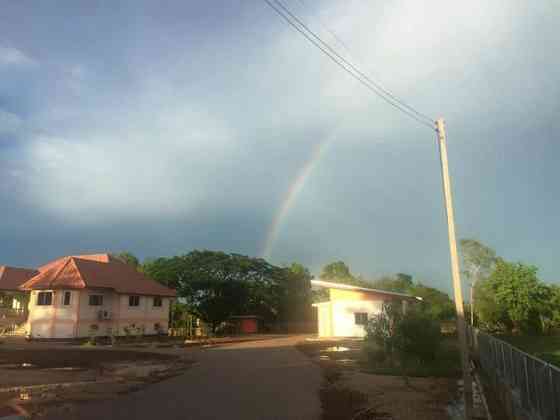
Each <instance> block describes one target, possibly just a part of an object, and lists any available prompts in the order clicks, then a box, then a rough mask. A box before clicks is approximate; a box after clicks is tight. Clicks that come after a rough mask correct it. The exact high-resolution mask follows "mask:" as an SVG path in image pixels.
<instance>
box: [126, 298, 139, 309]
mask: <svg viewBox="0 0 560 420" xmlns="http://www.w3.org/2000/svg"><path fill="white" fill-rule="evenodd" d="M135 302H136V303H135ZM134 303H135V304H134ZM128 307H129V308H138V307H140V296H139V295H129V296H128Z"/></svg>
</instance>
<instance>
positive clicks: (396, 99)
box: [274, 0, 434, 125]
mask: <svg viewBox="0 0 560 420" xmlns="http://www.w3.org/2000/svg"><path fill="white" fill-rule="evenodd" d="M274 1H275V3H276V4H277V5H279V6H280V7H281V8H282V9H283V10H284V11H285V12H286V13H288V14H289V15H290V16H291V17H292V18H293V19H294V20H295V21H296V22H297V23H299V24H300V25H301V26H302V27H303V28H305V30H306V31H307V32H309V33H310V34H311V35H312V36H313V37H314V38H315V39H317V40H318V41H319V42H320V43H321V44H322V45H323V46H325V47H326V48H327V49H328V50H329V51H330V52H332V53H333V54H334V55H336V56H337V57H338V58H339V59H340V60H342V61H343V62H344V63H345V64H347V65H348V66H349V67H350V68H351V69H352V70H354V71H355V72H356V73H358V74H359V75H360V76H362V77H363V78H364V79H366V80H367V81H368V82H370V83H371V84H372V85H374V86H375V87H376V88H377V89H379V90H381V91H382V92H383V93H384V94H386V95H387V96H389V97H390V98H392V99H393V100H394V101H395V102H397V103H399V104H400V105H401V106H403V107H405V108H407V109H408V110H409V111H411V112H413V113H414V114H416V115H417V116H418V117H419V118H424V119H426V120H427V121H429V122H430V125H433V121H434V119H433V118H431V117H429V116H427V115H425V114H422V113H421V112H420V111H418V110H416V109H415V108H413V107H412V106H410V105H408V104H407V103H405V102H403V101H401V100H400V99H399V98H398V97H396V96H395V95H393V94H392V93H391V92H390V91H388V90H387V89H385V88H384V87H383V86H381V85H380V84H379V83H376V82H375V81H374V80H372V79H371V78H370V77H369V76H368V75H367V74H365V73H364V72H362V71H361V70H360V69H359V68H357V67H356V66H355V65H354V64H352V63H351V62H350V61H349V60H346V59H345V58H344V57H343V56H341V55H340V54H338V52H337V51H336V50H335V49H334V48H332V47H331V46H330V45H329V44H327V43H326V42H325V41H323V40H322V39H321V38H320V37H319V36H318V35H317V34H315V33H314V32H313V31H312V30H311V29H310V28H309V27H308V26H307V25H306V24H305V23H304V22H302V21H301V19H299V18H298V17H297V16H296V15H294V14H293V13H292V12H290V10H289V9H288V8H287V7H286V6H285V5H284V4H283V3H282V1H280V0H274ZM329 32H331V34H332V35H333V36H334V37H335V39H337V40H338V37H337V36H336V34H333V33H332V31H330V30H329ZM339 43H342V41H340V40H339ZM342 45H345V44H344V43H342ZM345 48H346V49H347V50H348V48H347V47H345Z"/></svg>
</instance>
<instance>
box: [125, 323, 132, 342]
mask: <svg viewBox="0 0 560 420" xmlns="http://www.w3.org/2000/svg"><path fill="white" fill-rule="evenodd" d="M123 332H124V336H125V337H126V341H127V342H128V341H129V339H130V336H131V335H132V329H131V328H130V327H129V326H128V325H125V326H124V327H123Z"/></svg>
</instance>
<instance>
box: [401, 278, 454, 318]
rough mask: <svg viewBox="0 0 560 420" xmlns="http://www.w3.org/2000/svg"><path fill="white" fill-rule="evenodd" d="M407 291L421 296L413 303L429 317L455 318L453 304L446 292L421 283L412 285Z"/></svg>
mask: <svg viewBox="0 0 560 420" xmlns="http://www.w3.org/2000/svg"><path fill="white" fill-rule="evenodd" d="M408 293H410V294H411V295H413V296H418V297H421V298H422V301H421V302H419V303H416V304H415V305H417V306H419V308H420V309H421V310H422V312H424V313H425V314H426V315H428V316H429V317H430V318H431V319H433V320H437V321H446V320H450V319H454V318H455V304H454V303H453V301H452V300H451V299H450V298H449V295H448V294H447V293H444V292H442V291H440V290H438V289H435V288H433V287H429V286H426V285H423V284H422V283H418V284H416V285H414V286H412V287H411V288H410V289H409V290H408Z"/></svg>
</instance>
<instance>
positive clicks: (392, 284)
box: [372, 273, 414, 293]
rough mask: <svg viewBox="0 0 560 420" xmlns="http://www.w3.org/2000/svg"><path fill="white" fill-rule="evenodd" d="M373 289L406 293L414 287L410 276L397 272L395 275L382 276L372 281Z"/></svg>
mask: <svg viewBox="0 0 560 420" xmlns="http://www.w3.org/2000/svg"><path fill="white" fill-rule="evenodd" d="M372 287H373V288H374V289H381V290H388V291H391V292H398V293H408V292H410V290H411V289H412V288H413V287H414V283H413V282H412V276H411V275H409V274H404V273H397V274H396V275H395V276H383V277H381V278H379V279H377V280H374V281H373V282H372Z"/></svg>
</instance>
